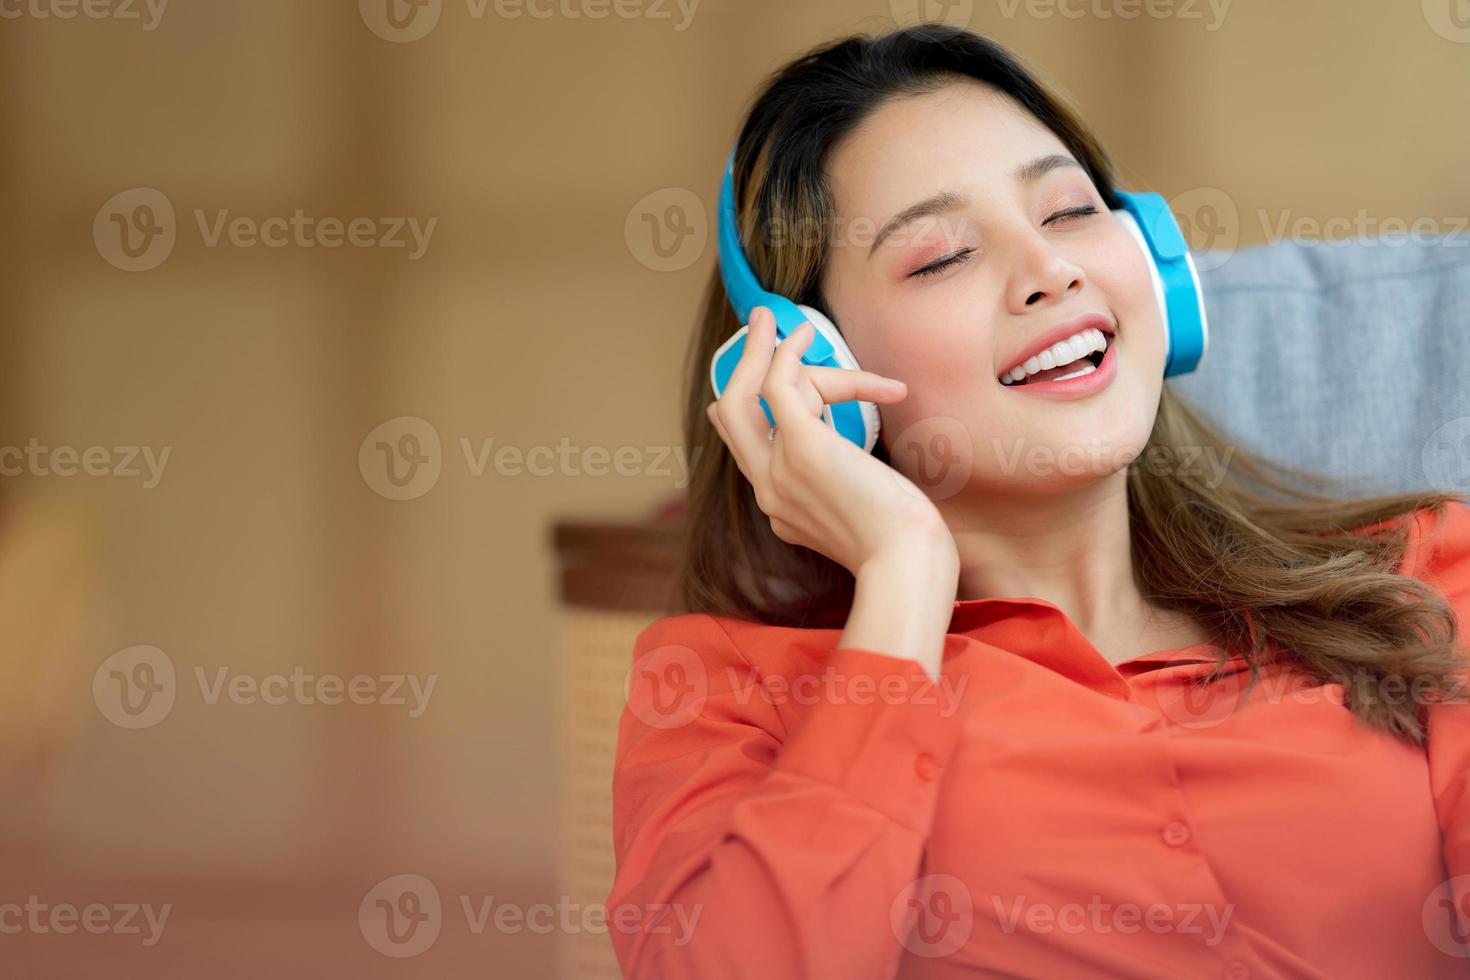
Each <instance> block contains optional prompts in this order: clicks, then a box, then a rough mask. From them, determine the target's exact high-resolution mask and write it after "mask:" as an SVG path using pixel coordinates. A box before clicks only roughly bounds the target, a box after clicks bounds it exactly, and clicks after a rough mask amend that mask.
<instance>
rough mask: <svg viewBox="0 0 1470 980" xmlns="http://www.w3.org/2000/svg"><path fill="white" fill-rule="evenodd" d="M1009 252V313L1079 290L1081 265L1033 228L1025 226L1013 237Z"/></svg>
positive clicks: (1046, 303) (1036, 307) (1082, 275)
mask: <svg viewBox="0 0 1470 980" xmlns="http://www.w3.org/2000/svg"><path fill="white" fill-rule="evenodd" d="M1010 252H1011V255H1012V257H1013V258H1012V268H1011V281H1010V286H1009V290H1008V293H1007V304H1008V305H1009V306H1010V308H1011V312H1012V313H1015V314H1024V313H1026V312H1027V311H1028V310H1035V309H1038V308H1040V307H1043V306H1050V305H1054V304H1055V303H1057V302H1059V301H1060V300H1063V299H1066V298H1067V297H1069V296H1072V295H1074V294H1076V293H1078V292H1081V290H1082V286H1083V283H1084V282H1085V281H1086V276H1085V275H1084V273H1083V272H1082V267H1081V266H1080V265H1078V264H1077V263H1076V262H1073V261H1072V260H1071V259H1069V258H1067V256H1066V255H1064V254H1062V252H1061V251H1059V250H1058V249H1057V248H1056V247H1055V246H1054V245H1053V244H1052V243H1051V242H1049V241H1048V240H1047V239H1046V237H1045V235H1044V234H1043V233H1040V232H1038V231H1037V230H1036V229H1035V228H1029V227H1028V228H1026V229H1025V230H1024V231H1022V232H1021V233H1020V234H1018V235H1016V236H1014V237H1013V238H1012V240H1011V242H1010Z"/></svg>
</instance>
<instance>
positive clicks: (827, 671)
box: [607, 614, 962, 980]
mask: <svg viewBox="0 0 1470 980" xmlns="http://www.w3.org/2000/svg"><path fill="white" fill-rule="evenodd" d="M822 678H829V679H833V678H835V679H836V683H831V682H827V683H823V684H809V685H808V687H809V688H811V689H813V690H815V691H818V692H820V696H807V697H802V698H800V699H798V698H796V697H795V695H796V694H797V693H798V691H799V688H798V687H797V685H796V684H795V683H792V684H791V685H790V688H789V691H788V693H787V694H786V695H780V694H779V691H780V690H783V689H784V686H783V688H774V687H765V688H763V687H762V675H761V673H760V672H759V671H758V670H757V668H756V667H755V666H754V665H753V664H752V663H751V662H750V661H749V660H748V659H746V657H744V656H742V655H741V653H740V651H739V650H737V649H736V647H735V644H734V643H733V642H732V640H731V638H730V635H729V634H728V633H727V632H726V630H725V628H724V626H723V625H721V623H720V622H719V621H718V620H716V619H715V618H714V617H712V616H709V615H705V614H686V615H680V616H671V617H665V618H664V619H660V620H658V621H656V622H655V623H653V624H652V625H650V626H649V627H648V628H646V629H645V630H644V631H643V632H642V633H641V634H640V635H639V636H638V639H637V640H636V642H635V647H634V663H633V670H632V673H631V674H630V675H629V684H628V701H627V704H626V705H625V706H624V709H623V712H622V716H621V718H620V720H619V726H618V745H617V753H616V758H615V762H614V771H613V838H614V851H615V856H616V860H617V868H616V874H615V877H614V883H613V888H612V891H611V893H610V894H609V896H608V901H607V917H608V926H609V928H608V933H609V936H610V937H611V940H612V943H613V947H614V949H615V951H616V953H617V956H618V960H619V962H620V964H621V966H622V969H623V973H624V975H625V976H626V977H629V978H650V977H657V978H660V980H682V978H698V980H716V978H733V977H758V978H761V980H787V978H792V980H795V978H798V977H799V978H828V977H831V978H842V980H862V978H865V977H872V978H879V977H882V978H891V977H892V976H893V975H894V973H895V972H896V971H897V968H898V962H899V958H900V956H901V955H902V953H903V945H902V941H901V938H900V935H899V932H900V930H899V929H898V928H896V927H895V926H894V925H893V924H891V920H890V913H891V910H892V909H893V908H894V907H895V905H896V904H897V905H898V907H899V908H902V907H903V904H902V900H903V896H904V895H905V892H906V891H907V890H909V889H911V888H912V887H913V885H914V883H915V880H916V879H917V878H918V877H920V876H921V865H922V863H923V853H924V844H925V841H926V839H927V837H928V835H929V826H930V821H931V819H932V817H933V813H934V806H935V800H936V796H937V794H938V790H939V786H940V783H941V780H942V776H943V772H944V769H945V767H946V765H947V764H948V761H949V759H950V757H951V756H952V754H953V750H954V747H955V744H956V741H957V736H958V733H959V730H960V726H961V723H962V718H961V714H962V713H961V712H960V710H959V706H958V705H957V704H946V700H945V698H943V697H940V696H938V694H937V693H936V691H935V685H934V684H933V682H932V681H931V680H930V679H929V678H928V677H927V675H926V674H925V673H924V671H923V668H922V667H921V666H920V665H919V664H917V663H913V662H911V661H908V660H904V659H901V658H898V657H893V656H889V655H886V654H882V653H878V652H874V651H868V650H859V649H854V648H839V649H837V650H835V651H833V653H832V654H831V655H830V659H828V660H827V661H826V664H825V665H824V670H823V672H822V673H820V674H817V675H814V676H813V677H812V678H811V680H812V681H816V680H819V679H822ZM869 679H871V683H869ZM789 680H790V678H784V679H783V681H789ZM765 691H770V692H771V693H769V694H767V693H764V692H765ZM782 697H786V698H787V699H788V702H789V703H797V704H800V708H799V713H797V714H796V715H795V721H794V722H793V723H792V724H791V731H790V732H787V731H786V730H785V728H786V724H785V722H784V721H783V717H786V718H790V717H792V714H791V712H790V711H789V710H788V711H786V712H785V713H784V715H783V713H782V712H779V711H778V704H779V703H780V702H781V698H782ZM620 916H621V917H622V921H621V923H620V922H619V917H620Z"/></svg>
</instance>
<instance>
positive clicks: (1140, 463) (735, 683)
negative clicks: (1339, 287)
mask: <svg viewBox="0 0 1470 980" xmlns="http://www.w3.org/2000/svg"><path fill="white" fill-rule="evenodd" d="M734 186H735V189H736V201H737V213H738V220H739V225H740V227H741V229H742V236H743V239H744V241H745V243H746V252H747V254H748V255H749V256H750V259H751V264H752V267H753V269H754V270H755V273H756V275H757V276H758V277H759V278H760V280H761V282H762V284H763V285H764V286H765V287H766V288H768V289H770V290H772V291H774V292H777V293H779V294H781V295H784V296H789V297H792V298H793V299H794V300H796V301H797V302H799V303H804V304H806V305H810V306H812V307H815V308H817V309H820V310H821V311H823V312H824V313H826V314H828V315H829V316H830V318H831V319H832V320H833V321H834V322H835V323H837V324H838V325H840V327H841V330H842V335H843V337H844V338H845V340H846V342H847V344H848V345H849V347H850V348H851V350H852V352H853V354H854V355H855V356H856V358H857V361H858V363H859V364H860V365H862V366H863V368H864V369H865V370H864V371H860V372H859V371H845V370H839V369H823V368H814V367H810V366H807V365H803V364H801V363H800V357H801V354H802V352H803V351H804V350H805V349H806V346H807V344H809V343H810V341H811V327H810V326H805V327H803V328H802V329H801V330H800V331H798V332H797V333H796V334H795V335H793V336H792V337H790V338H788V339H787V340H785V341H783V342H782V343H781V344H780V345H779V346H775V333H774V325H773V321H772V318H771V316H770V315H769V312H768V311H765V310H757V311H756V312H755V313H754V314H753V315H752V316H751V318H750V323H749V329H750V333H749V337H748V341H749V342H748V343H747V344H746V345H745V353H744V355H743V357H742V359H741V361H740V363H739V366H738V368H737V369H736V372H735V375H734V376H733V377H732V378H731V379H730V382H729V385H728V387H727V388H726V390H725V391H724V393H723V394H722V396H721V397H719V398H718V399H717V400H713V401H712V400H711V399H712V397H713V393H712V392H711V391H710V389H709V387H708V382H707V374H706V372H707V370H708V364H709V362H710V357H711V355H712V354H713V353H714V351H715V350H716V349H717V347H718V346H719V345H720V344H721V342H722V341H724V340H725V339H726V338H727V337H729V336H730V335H731V334H732V333H734V332H735V331H736V330H737V329H739V327H740V326H741V324H739V323H738V322H736V321H735V319H734V316H733V314H732V313H731V311H730V307H729V304H728V303H727V302H726V301H725V297H724V295H723V292H722V290H721V288H720V287H719V285H718V282H716V284H715V285H714V287H713V288H712V289H711V291H710V293H709V295H708V297H707V300H706V308H705V315H704V321H703V327H702V329H701V331H700V333H699V335H698V336H697V337H696V338H695V343H694V345H693V349H692V351H691V361H690V365H689V381H688V408H687V415H686V418H685V434H686V438H687V441H688V442H689V444H690V446H691V447H693V446H699V447H702V448H704V449H707V450H708V451H707V452H705V453H703V454H702V455H703V459H704V460H705V465H703V466H702V467H701V468H700V469H699V470H698V471H697V472H696V474H695V477H694V481H693V483H692V485H691V489H690V501H689V513H688V525H689V538H688V547H687V555H686V559H685V563H684V568H683V601H684V611H682V612H681V613H679V614H678V615H672V616H667V617H664V618H662V619H660V620H658V621H657V622H655V623H653V624H652V625H651V626H649V627H648V628H647V629H646V630H645V631H644V632H643V633H642V634H641V635H640V636H639V638H638V641H637V647H636V650H635V651H634V657H635V659H634V664H633V673H632V674H631V675H630V700H629V704H628V707H627V709H626V710H625V711H624V714H623V718H622V721H621V725H620V730H619V735H618V751H617V763H616V772H615V777H614V786H613V796H614V799H613V804H614V836H615V846H616V854H617V876H616V882H615V885H614V887H613V889H612V893H611V894H610V896H609V897H608V903H607V904H608V916H609V918H608V924H609V933H610V935H611V937H612V940H613V942H614V945H615V947H616V950H617V953H618V956H619V959H620V961H621V964H622V967H623V969H624V971H625V972H626V974H627V975H628V976H630V977H659V978H682V977H692V978H701V980H706V978H714V977H758V978H762V980H765V978H787V977H791V978H796V977H801V978H806V977H833V978H842V980H858V978H889V977H894V976H902V977H924V978H932V977H971V976H1009V977H1047V978H1052V977H1065V978H1075V977H1159V978H1164V977H1168V978H1176V977H1227V978H1235V980H1244V978H1248V977H1250V978H1261V977H1320V978H1327V977H1332V978H1343V977H1375V978H1377V977H1390V976H1392V977H1415V978H1427V977H1450V976H1454V977H1466V976H1470V704H1466V703H1465V701H1466V689H1465V681H1466V679H1467V677H1470V672H1467V664H1470V661H1467V659H1466V657H1465V655H1464V652H1463V649H1462V646H1461V641H1460V637H1459V635H1458V634H1457V631H1456V617H1457V615H1458V616H1459V617H1464V616H1466V615H1470V506H1467V502H1466V500H1465V499H1464V498H1461V497H1457V496H1454V495H1449V494H1443V495H1441V494H1423V495H1403V496H1389V497H1378V498H1374V499H1368V500H1340V499H1335V498H1334V497H1332V496H1326V495H1319V494H1317V493H1314V492H1311V491H1308V490H1307V489H1306V484H1307V483H1310V482H1311V477H1310V475H1308V474H1303V473H1300V472H1298V471H1296V470H1293V469H1289V468H1287V467H1284V466H1278V465H1274V464H1269V463H1267V462H1266V461H1264V460H1261V459H1257V458H1252V457H1251V456H1250V455H1248V454H1247V453H1246V452H1245V451H1244V450H1242V449H1241V448H1240V447H1238V446H1233V445H1229V444H1228V441H1227V438H1226V436H1225V435H1223V434H1222V433H1221V432H1220V431H1219V430H1218V429H1216V428H1215V427H1212V426H1211V425H1209V424H1208V423H1207V422H1206V420H1204V419H1203V418H1201V417H1200V416H1199V415H1198V414H1197V413H1195V412H1192V411H1191V410H1190V409H1189V408H1188V407H1187V406H1186V405H1185V404H1184V403H1183V402H1181V401H1180V399H1179V397H1178V396H1177V395H1175V394H1173V393H1172V392H1171V391H1170V389H1169V386H1168V385H1167V384H1165V383H1164V382H1163V365H1164V358H1165V336H1164V332H1163V326H1162V323H1161V316H1160V312H1159V309H1158V306H1157V303H1156V300H1155V296H1154V294H1153V291H1152V285H1151V280H1150V274H1149V270H1148V267H1147V260H1146V259H1145V257H1144V255H1143V253H1142V251H1141V250H1140V249H1139V248H1138V247H1137V245H1136V244H1135V243H1134V241H1133V240H1132V239H1131V238H1130V235H1129V232H1128V231H1127V229H1126V228H1125V227H1124V225H1123V224H1122V223H1121V222H1120V220H1119V219H1118V218H1117V217H1116V216H1115V215H1113V214H1112V213H1111V212H1112V209H1113V208H1114V207H1117V206H1118V199H1117V198H1116V196H1115V185H1114V178H1113V175H1112V171H1111V166H1110V164H1109V161H1108V159H1107V157H1106V156H1105V154H1104V153H1103V150H1102V149H1101V147H1100V146H1099V144H1098V142H1097V140H1096V139H1095V138H1094V137H1093V136H1092V135H1090V134H1089V133H1088V131H1087V130H1086V128H1085V127H1084V126H1083V124H1082V123H1081V122H1080V121H1079V120H1078V119H1077V117H1076V116H1075V115H1074V114H1073V113H1072V112H1071V111H1070V110H1069V109H1068V108H1067V107H1066V106H1065V105H1064V104H1063V103H1062V102H1061V101H1060V100H1059V99H1058V98H1057V97H1056V96H1054V95H1053V94H1051V93H1050V92H1048V90H1047V89H1046V88H1044V87H1043V86H1042V85H1041V84H1040V83H1038V82H1037V81H1036V80H1035V79H1034V78H1033V77H1032V76H1031V75H1029V74H1028V73H1027V72H1026V71H1025V70H1024V69H1023V68H1022V67H1021V66H1020V65H1019V64H1018V63H1017V62H1016V60H1015V59H1014V58H1013V57H1012V56H1011V55H1009V54H1008V53H1007V52H1006V51H1004V50H1003V49H1001V48H999V47H997V46H996V45H994V44H993V43H991V42H989V41H987V40H985V39H983V38H981V37H978V36H976V35H974V34H971V33H969V32H966V31H962V30H957V29H951V28H944V27H939V26H926V27H923V28H914V29H909V30H904V31H900V32H896V33H893V34H889V35H886V36H883V37H879V38H876V39H874V38H867V37H854V38H848V39H844V40H842V41H840V42H837V43H835V44H832V45H829V46H826V47H824V48H823V49H820V50H817V51H814V52H812V53H810V54H808V55H806V56H804V57H802V58H800V59H798V60H796V61H794V62H793V63H791V64H790V65H789V66H787V67H786V68H784V69H783V70H782V71H780V72H779V73H777V74H776V75H775V76H774V77H773V78H772V79H771V80H770V81H769V82H768V84H767V85H766V86H765V87H764V89H763V90H762V91H761V92H760V94H759V96H758V98H757V99H756V101H755V103H754V105H753V107H752V109H751V110H750V113H749V116H748V118H747V119H746V121H745V123H744V125H743V127H742V128H741V131H740V134H739V140H738V143H737V146H736V152H735V173H734ZM922 201H928V202H929V206H927V207H925V208H920V209H917V210H914V209H911V208H910V206H911V205H913V204H915V203H916V202H922ZM895 216H900V219H901V220H900V222H899V223H898V224H892V223H891V219H893V218H894V217H895ZM796 229H822V231H823V233H822V234H820V235H818V234H799V233H793V230H796ZM879 229H884V230H885V232H886V233H883V234H880V233H879V231H878V230H879ZM1073 328H1076V329H1073ZM1053 331H1058V332H1060V333H1063V334H1068V333H1081V334H1082V336H1081V337H1080V338H1079V339H1080V340H1081V341H1082V342H1083V343H1093V342H1096V341H1099V340H1100V342H1101V345H1102V346H1104V347H1105V350H1106V352H1105V354H1104V355H1103V356H1104V357H1105V358H1112V359H1113V363H1112V364H1110V365H1105V369H1104V370H1093V369H1092V364H1093V363H1094V362H1095V361H1096V360H1097V359H1096V358H1095V357H1094V358H1092V359H1091V360H1090V361H1089V364H1088V365H1086V366H1081V367H1079V366H1078V365H1077V364H1072V365H1070V366H1067V367H1056V368H1051V369H1049V370H1048V369H1046V368H1045V367H1044V366H1043V365H1041V364H1036V365H1034V366H1036V367H1037V369H1038V370H1037V372H1034V373H1032V374H1031V375H1029V376H1027V377H1026V379H1025V383H1024V384H1023V383H1019V380H1018V377H1017V375H1016V372H1015V371H1014V370H1013V368H1014V367H1015V366H1016V365H1017V364H1018V363H1024V361H1025V360H1026V355H1027V353H1028V351H1029V350H1030V349H1031V348H1033V347H1034V346H1035V345H1036V342H1037V341H1038V339H1045V338H1049V337H1051V336H1052V332H1053ZM773 347H775V349H774V352H773V351H772V348H773ZM1094 353H1095V352H1094ZM1079 372H1080V373H1081V374H1082V375H1083V377H1082V378H1074V379H1072V380H1070V381H1060V382H1056V383H1050V384H1048V383H1047V382H1048V381H1049V380H1051V379H1055V378H1058V377H1063V376H1065V375H1073V374H1078V373H1079ZM1022 374H1025V372H1024V371H1023V372H1022ZM1094 374H1096V375H1099V376H1100V377H1092V376H1093V375H1094ZM894 379H896V380H894ZM1078 380H1082V381H1084V382H1085V383H1081V384H1078V383H1075V382H1076V381H1078ZM1028 389H1029V390H1028ZM759 396H763V397H764V398H765V400H766V401H767V403H768V404H769V406H770V408H771V411H772V414H773V415H774V417H775V419H776V426H775V428H774V430H773V429H772V427H771V426H770V425H769V423H768V421H767V419H766V417H765V415H764V413H763V411H762V409H761V408H760V405H759V402H758V397H759ZM851 399H861V400H867V401H872V402H876V403H878V404H879V405H881V412H882V430H881V431H882V436H881V441H880V443H879V445H878V447H877V448H876V449H875V451H874V452H873V453H872V454H867V453H864V452H862V451H861V450H860V449H858V448H857V447H856V446H855V445H853V444H852V443H850V442H848V441H846V440H845V439H844V438H842V437H841V436H839V435H838V434H837V433H836V432H835V431H833V430H832V429H831V428H830V427H829V426H827V425H825V424H824V423H823V422H822V421H821V418H820V413H821V407H822V405H823V403H824V402H839V401H844V400H851ZM1079 447H1086V448H1087V452H1085V453H1076V452H1074V453H1071V454H1069V453H1068V452H1067V450H1068V449H1073V450H1075V449H1078V448H1079ZM1159 450H1163V451H1165V452H1163V454H1162V455H1161V454H1160V453H1159V452H1158V451H1159ZM1183 450H1192V451H1190V452H1184V451H1183ZM1201 454H1202V458H1211V459H1215V460H1221V459H1223V460H1226V461H1228V464H1229V465H1228V467H1227V468H1226V469H1225V470H1224V471H1223V472H1222V473H1215V472H1212V471H1210V470H1209V469H1208V468H1201V467H1198V466H1190V465H1187V464H1186V463H1185V462H1184V461H1186V460H1190V459H1197V458H1201ZM696 458H697V457H696ZM1068 458H1071V459H1072V460H1073V463H1072V464H1070V465H1067V464H1064V463H1063V461H1064V460H1066V459H1068ZM1079 460H1080V462H1079ZM1161 460H1162V461H1163V462H1162V464H1161V462H1160V461H1161ZM1170 461H1173V462H1172V463H1171V462H1170ZM956 474H958V475H956ZM1316 489H1317V490H1321V489H1322V485H1321V484H1320V483H1318V484H1316Z"/></svg>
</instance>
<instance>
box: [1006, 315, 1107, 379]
mask: <svg viewBox="0 0 1470 980" xmlns="http://www.w3.org/2000/svg"><path fill="white" fill-rule="evenodd" d="M1113 342H1114V337H1113V335H1112V334H1110V333H1108V332H1107V331H1105V330H1102V329H1099V328H1097V327H1089V328H1087V329H1086V330H1081V331H1079V332H1078V333H1076V334H1074V335H1073V336H1071V337H1068V338H1067V339H1065V340H1062V341H1059V342H1057V343H1055V344H1053V345H1052V346H1051V347H1048V348H1047V349H1046V350H1044V351H1042V352H1041V353H1040V354H1037V355H1034V356H1032V357H1028V358H1026V360H1025V361H1023V362H1021V363H1020V364H1017V365H1015V366H1014V367H1012V368H1011V369H1010V370H1008V371H1006V372H1005V373H1004V374H1002V375H1000V376H999V378H998V379H997V380H999V381H1000V383H1001V384H1002V385H1004V386H1006V387H1007V388H1020V387H1024V386H1025V385H1027V384H1039V383H1041V382H1044V381H1070V380H1072V379H1073V378H1081V377H1085V376H1086V375H1089V374H1091V373H1092V372H1094V371H1096V370H1097V369H1098V368H1100V367H1101V366H1102V363H1103V359H1104V358H1105V357H1106V356H1107V353H1108V350H1109V348H1111V347H1112V345H1113Z"/></svg>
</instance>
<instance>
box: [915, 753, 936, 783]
mask: <svg viewBox="0 0 1470 980" xmlns="http://www.w3.org/2000/svg"><path fill="white" fill-rule="evenodd" d="M914 772H916V773H918V775H919V778H920V779H922V780H923V781H924V782H926V783H932V782H934V777H935V776H937V775H939V763H937V762H935V761H934V757H933V756H932V755H930V754H929V753H928V752H920V753H919V757H918V758H917V759H915V760H914Z"/></svg>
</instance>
